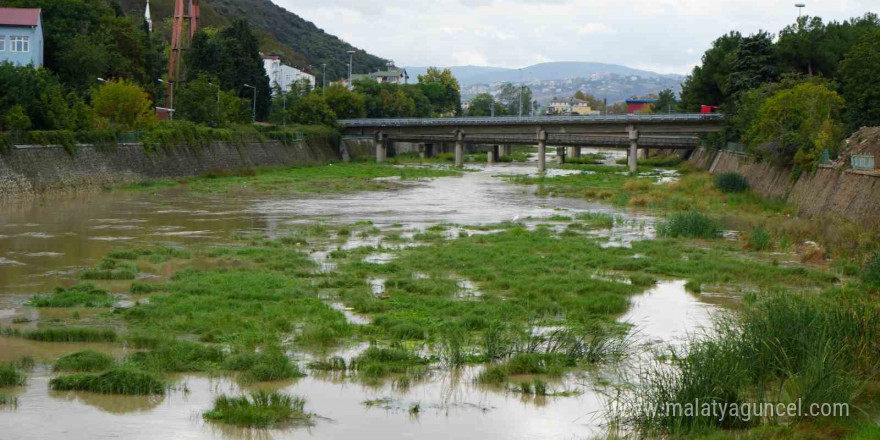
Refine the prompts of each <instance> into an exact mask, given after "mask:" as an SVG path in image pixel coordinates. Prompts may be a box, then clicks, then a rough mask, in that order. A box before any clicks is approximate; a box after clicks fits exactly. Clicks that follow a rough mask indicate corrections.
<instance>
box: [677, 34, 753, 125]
mask: <svg viewBox="0 0 880 440" xmlns="http://www.w3.org/2000/svg"><path fill="white" fill-rule="evenodd" d="M742 39H743V38H742V35H741V34H740V33H739V32H730V33H729V34H726V35H723V36H721V37H720V38H718V39H717V40H715V41H714V42H713V43H712V47H711V48H710V49H709V50H707V51H706V53H705V54H703V60H702V64H701V65H699V66H697V67H694V70H693V71H692V72H691V74H690V75H689V76H688V77H687V78H685V80H684V83H683V84H682V85H681V105H680V107H681V110H682V111H684V112H689V113H695V112H698V111H700V106H702V105H715V106H718V105H721V104H723V103H724V102H725V101H726V100H727V95H726V94H725V90H726V89H727V82H728V76H729V75H730V72H731V65H732V64H733V54H734V52H736V50H737V48H738V47H739V46H740V44H741V43H742Z"/></svg>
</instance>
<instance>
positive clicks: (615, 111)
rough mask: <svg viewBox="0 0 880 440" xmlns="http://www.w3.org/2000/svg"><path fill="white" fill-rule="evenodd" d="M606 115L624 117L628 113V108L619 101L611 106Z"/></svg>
mask: <svg viewBox="0 0 880 440" xmlns="http://www.w3.org/2000/svg"><path fill="white" fill-rule="evenodd" d="M608 113H609V114H612V115H625V114H627V113H629V108H628V107H627V106H626V103H625V102H623V101H619V102H615V103H614V104H611V109H610V110H609V111H608Z"/></svg>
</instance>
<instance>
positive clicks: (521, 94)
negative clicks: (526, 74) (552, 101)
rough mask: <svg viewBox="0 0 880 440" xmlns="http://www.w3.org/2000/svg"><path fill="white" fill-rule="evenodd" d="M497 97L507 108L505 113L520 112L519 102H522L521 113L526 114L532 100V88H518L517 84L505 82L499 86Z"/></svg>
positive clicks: (516, 114) (515, 114) (517, 113)
mask: <svg viewBox="0 0 880 440" xmlns="http://www.w3.org/2000/svg"><path fill="white" fill-rule="evenodd" d="M497 99H498V101H499V102H501V103H502V105H504V107H505V108H506V109H507V114H509V115H514V116H518V115H519V114H520V102H522V107H521V108H522V115H523V116H527V115H528V114H529V107H530V105H529V103H530V102H532V90H531V89H529V88H528V87H525V86H524V87H522V89H520V87H519V86H515V85H513V84H511V83H506V84H504V85H503V86H501V90H500V91H499V93H498V97H497Z"/></svg>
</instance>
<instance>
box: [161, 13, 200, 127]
mask: <svg viewBox="0 0 880 440" xmlns="http://www.w3.org/2000/svg"><path fill="white" fill-rule="evenodd" d="M198 28H199V0H174V18H173V21H172V24H171V29H172V33H171V54H170V55H171V57H170V59H169V61H168V81H167V86H168V94H167V95H166V96H170V97H171V106H172V108H173V106H174V86H175V85H176V84H177V82H179V81H180V82H182V81H183V78H182V75H181V73H180V69H181V65H182V64H183V59H182V58H183V51H184V50H186V49H188V48H189V47H190V45H191V44H192V39H193V35H195V33H196V30H198ZM172 117H173V116H172Z"/></svg>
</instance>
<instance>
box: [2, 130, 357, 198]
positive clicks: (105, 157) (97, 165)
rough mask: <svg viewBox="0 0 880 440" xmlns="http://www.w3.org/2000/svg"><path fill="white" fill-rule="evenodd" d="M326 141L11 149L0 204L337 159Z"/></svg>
mask: <svg viewBox="0 0 880 440" xmlns="http://www.w3.org/2000/svg"><path fill="white" fill-rule="evenodd" d="M340 159H341V156H340V153H339V151H338V149H337V147H336V146H334V145H332V143H331V142H330V141H324V140H321V141H318V140H314V141H313V140H306V141H297V142H292V143H288V144H284V143H282V142H279V141H267V142H246V143H227V142H215V143H213V144H211V145H210V146H208V147H205V148H198V149H197V148H189V147H185V146H182V147H177V148H168V149H159V150H158V151H156V152H147V151H145V150H144V147H143V145H141V144H122V145H117V146H113V147H103V148H102V147H96V146H91V145H80V146H78V147H77V151H76V153H75V154H73V155H70V154H68V153H67V151H65V149H64V148H62V147H56V146H15V147H12V148H11V149H10V151H8V152H7V153H4V154H0V200H3V199H15V198H22V197H35V196H41V195H46V194H51V193H69V192H78V191H88V190H97V189H101V188H104V187H107V186H112V185H125V184H130V183H137V182H142V181H147V180H160V179H169V178H172V179H173V178H179V177H190V176H197V175H200V174H202V173H205V172H207V171H210V170H239V169H245V168H250V167H273V166H291V165H307V164H321V163H327V162H330V161H334V160H340Z"/></svg>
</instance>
